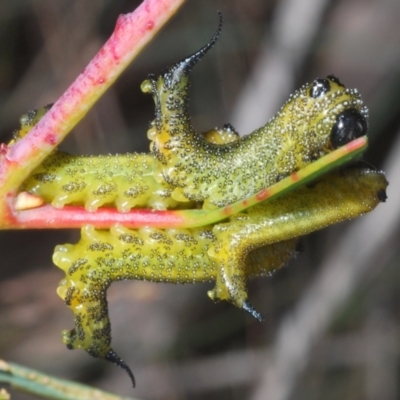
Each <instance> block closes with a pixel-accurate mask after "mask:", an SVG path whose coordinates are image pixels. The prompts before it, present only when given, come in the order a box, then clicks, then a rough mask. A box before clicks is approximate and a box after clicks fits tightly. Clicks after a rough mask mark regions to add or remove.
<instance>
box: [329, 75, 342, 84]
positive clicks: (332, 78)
mask: <svg viewBox="0 0 400 400" xmlns="http://www.w3.org/2000/svg"><path fill="white" fill-rule="evenodd" d="M327 78H328V79H329V80H331V81H332V82H335V83H337V84H338V85H339V86H341V87H345V86H344V85H343V83H342V82H340V80H339V78H338V77H337V76H335V75H333V74H331V75H328V76H327Z"/></svg>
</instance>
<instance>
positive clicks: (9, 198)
mask: <svg viewBox="0 0 400 400" xmlns="http://www.w3.org/2000/svg"><path fill="white" fill-rule="evenodd" d="M183 3H184V0H144V1H143V3H142V4H141V5H140V6H139V7H138V8H137V9H136V10H135V11H134V12H132V13H129V14H126V15H120V17H119V18H118V21H117V24H116V27H115V30H114V32H113V34H112V35H111V37H110V39H109V40H108V41H107V42H106V43H105V44H104V46H103V47H102V48H101V49H100V51H99V52H98V53H97V55H96V56H95V57H94V58H93V60H92V61H91V62H90V63H89V65H88V66H87V67H86V68H85V69H84V70H83V72H82V73H81V74H80V75H79V76H78V78H77V79H76V80H75V82H74V83H73V84H72V85H71V86H70V87H69V88H68V89H67V91H66V92H65V93H64V94H63V95H62V96H61V97H60V98H59V100H58V101H57V102H56V103H55V104H54V105H53V107H52V108H51V110H50V111H49V112H48V113H47V114H46V115H45V116H44V117H43V118H42V119H41V120H40V122H39V123H38V124H37V125H36V126H35V127H34V128H33V129H32V130H31V132H29V134H28V135H27V136H26V137H25V138H23V139H22V140H20V141H18V142H16V143H15V144H14V145H12V146H7V145H4V144H3V145H1V146H0V228H3V229H4V228H7V227H8V225H9V222H10V223H11V224H12V222H11V220H10V218H11V219H13V218H12V214H13V212H14V211H13V199H14V197H15V194H16V192H17V190H18V188H19V186H20V185H21V184H22V183H23V181H24V180H25V179H26V178H27V177H28V176H29V174H30V173H31V172H32V171H33V170H34V169H35V168H36V167H37V166H38V165H39V164H40V163H41V162H42V161H43V160H44V159H45V158H46V157H47V156H48V155H49V154H50V153H51V152H52V151H53V150H54V149H55V148H56V146H57V145H58V144H59V143H60V142H61V141H62V140H63V139H64V138H65V136H66V135H67V134H68V133H69V132H70V131H71V129H72V128H73V127H74V126H75V125H76V124H77V123H78V122H79V121H80V120H81V119H82V118H83V117H84V116H85V114H86V113H87V111H88V110H89V109H90V108H91V107H92V106H93V104H94V103H95V102H96V101H97V100H98V99H99V98H100V97H101V96H102V94H103V93H104V92H105V91H106V90H107V89H108V88H109V87H110V86H111V85H112V83H113V82H114V81H115V80H116V79H117V77H118V76H119V75H120V74H121V72H122V71H123V70H124V69H125V68H126V67H127V66H128V65H129V63H130V62H131V61H132V60H133V58H134V57H135V56H136V55H137V54H138V53H139V52H140V51H141V49H142V48H143V47H144V46H145V45H146V44H147V43H148V42H149V41H150V40H151V39H152V38H153V37H154V36H155V34H156V33H157V32H158V31H159V30H160V29H161V27H162V26H163V25H164V24H165V22H167V21H168V19H169V18H170V17H171V16H172V15H173V14H174V13H175V12H176V10H177V9H178V7H179V6H180V5H182V4H183Z"/></svg>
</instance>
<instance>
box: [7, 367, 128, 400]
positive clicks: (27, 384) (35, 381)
mask: <svg viewBox="0 0 400 400" xmlns="http://www.w3.org/2000/svg"><path fill="white" fill-rule="evenodd" d="M0 382H4V383H8V384H10V385H11V387H13V388H14V389H17V390H20V391H23V392H25V393H29V394H32V395H36V396H40V397H41V398H44V399H53V400H87V399H93V400H94V399H95V400H135V399H133V398H131V397H120V396H117V395H115V394H112V393H108V392H104V391H102V390H99V389H95V388H92V387H90V386H86V385H82V384H78V383H75V382H70V381H67V380H65V379H58V378H54V377H52V376H50V375H46V374H43V373H40V372H38V371H35V370H33V369H30V368H25V367H21V366H19V365H17V364H13V363H6V362H5V361H3V360H0Z"/></svg>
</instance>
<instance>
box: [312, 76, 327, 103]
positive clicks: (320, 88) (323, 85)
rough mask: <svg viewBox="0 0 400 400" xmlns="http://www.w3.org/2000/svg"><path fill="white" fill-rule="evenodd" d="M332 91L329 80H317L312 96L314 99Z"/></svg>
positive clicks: (314, 83)
mask: <svg viewBox="0 0 400 400" xmlns="http://www.w3.org/2000/svg"><path fill="white" fill-rule="evenodd" d="M330 90H331V85H330V84H329V81H328V80H327V79H320V78H318V79H316V80H315V81H314V82H313V84H312V86H311V89H310V96H311V97H313V98H314V99H315V98H317V97H319V96H322V95H323V94H325V93H326V92H329V91H330Z"/></svg>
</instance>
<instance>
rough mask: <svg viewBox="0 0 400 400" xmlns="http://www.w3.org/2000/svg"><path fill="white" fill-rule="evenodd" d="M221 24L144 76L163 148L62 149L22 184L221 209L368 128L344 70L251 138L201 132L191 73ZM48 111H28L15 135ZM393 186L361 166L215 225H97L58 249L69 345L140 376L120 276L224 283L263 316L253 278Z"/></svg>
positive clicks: (83, 199)
mask: <svg viewBox="0 0 400 400" xmlns="http://www.w3.org/2000/svg"><path fill="white" fill-rule="evenodd" d="M218 32H219V31H218ZM218 32H217V34H216V35H215V36H214V38H213V39H212V40H211V42H210V43H209V44H207V45H206V46H205V47H204V48H203V49H201V50H200V51H198V52H197V53H194V54H193V55H192V56H189V57H187V58H186V59H184V60H182V61H180V62H179V63H177V64H175V65H173V66H172V67H170V68H169V69H167V70H166V71H165V72H164V73H163V74H162V75H161V76H160V77H159V78H158V79H155V78H154V77H150V78H149V79H148V80H146V81H145V82H144V83H143V84H142V90H143V91H144V92H149V93H151V94H152V95H153V98H154V100H155V104H156V118H155V120H154V121H153V122H152V124H151V128H150V130H149V131H148V137H149V139H150V140H151V141H152V145H151V149H152V153H151V154H127V155H113V156H111V155H110V156H103V157H90V156H89V157H88V156H73V155H68V154H65V153H61V152H57V151H56V152H55V153H53V154H52V155H51V156H49V157H48V158H47V159H46V160H45V162H44V163H43V164H42V165H41V166H39V167H38V168H37V169H36V170H35V171H34V172H33V173H32V175H31V176H30V177H29V178H28V179H27V181H26V182H25V183H24V186H23V187H22V188H21V190H26V191H28V192H31V193H34V194H35V195H37V196H41V197H43V199H44V200H45V202H46V203H51V204H53V206H55V207H63V206H64V205H65V204H77V205H84V206H85V207H86V208H87V209H88V210H90V211H95V210H96V209H97V208H98V207H101V206H104V205H108V206H110V205H111V206H115V207H117V208H118V210H120V211H122V212H123V211H128V210H130V208H132V207H146V208H152V209H175V208H185V207H186V208H190V207H194V206H196V207H200V206H203V207H204V208H206V209H209V208H215V207H220V206H224V205H227V204H230V203H232V202H234V201H236V200H239V199H244V198H246V197H247V196H249V195H252V194H254V193H255V192H257V191H259V190H261V189H263V188H268V187H269V186H271V185H272V184H274V183H275V182H277V181H279V180H280V179H282V178H283V177H286V176H288V175H290V174H291V173H293V172H295V171H298V170H300V169H301V168H303V167H304V166H305V165H307V164H310V163H312V162H313V161H315V160H317V159H319V158H321V157H322V156H323V155H325V154H327V153H329V152H330V151H332V149H333V148H334V146H333V144H332V143H333V142H336V143H338V142H340V143H341V144H346V143H348V142H350V141H352V140H353V139H355V138H356V137H359V136H361V135H365V134H366V127H367V122H366V117H367V110H366V108H365V106H364V105H363V103H362V101H361V99H360V96H359V94H358V92H357V90H351V89H346V88H344V86H343V85H342V84H341V83H340V82H339V81H338V80H337V78H335V77H332V76H331V77H327V78H326V79H318V80H316V81H314V82H313V83H312V84H310V85H305V86H303V87H302V88H301V89H300V90H299V91H297V92H296V93H295V94H293V95H292V96H291V97H290V99H289V100H288V102H287V103H286V104H285V105H284V106H283V107H282V109H281V110H280V111H279V112H278V113H277V115H276V116H275V117H274V118H273V119H272V120H270V121H269V122H268V123H267V124H266V125H265V126H264V127H262V128H260V129H257V130H256V131H254V132H253V133H252V134H250V135H249V136H246V137H243V138H239V137H238V135H237V133H236V132H235V131H234V129H233V128H232V127H230V126H225V127H224V128H223V129H221V130H218V129H212V130H210V131H209V132H206V133H204V134H199V133H197V132H196V131H195V130H194V128H193V127H192V125H191V122H190V117H189V115H188V112H187V109H188V90H189V78H188V73H189V71H190V68H192V67H193V65H194V64H195V63H196V62H197V61H198V60H199V59H200V58H201V57H202V56H203V55H204V54H205V53H206V51H207V50H208V49H209V48H210V47H211V46H212V44H213V43H215V41H216V38H217V36H218ZM44 112H45V109H43V110H39V111H38V112H31V113H29V114H28V115H27V116H24V117H23V118H22V119H21V125H22V126H21V130H20V131H18V132H17V133H16V134H15V136H14V140H19V139H20V138H21V137H23V136H24V135H25V134H26V133H27V132H28V131H29V129H31V127H32V126H33V125H34V124H35V123H36V122H37V121H38V119H40V117H41V115H43V113H44ZM333 132H334V133H335V136H334V137H333V136H332V135H333ZM386 186H387V182H386V180H385V177H384V175H383V173H381V172H376V171H372V170H369V169H357V168H353V169H348V170H344V171H339V172H335V173H333V174H330V175H324V176H323V177H322V178H321V179H320V180H319V181H318V182H316V183H314V184H313V185H311V186H303V187H300V188H298V189H296V190H293V191H291V192H288V193H286V194H284V195H282V196H281V197H280V198H279V199H275V200H272V201H268V202H266V203H262V204H260V205H258V206H254V207H252V208H249V209H248V210H247V211H246V212H244V213H241V214H238V215H234V216H233V217H230V218H229V219H228V220H226V221H224V222H220V223H216V224H214V225H212V226H207V227H203V228H196V229H166V230H159V229H155V228H149V227H142V228H141V229H138V230H129V229H127V228H124V227H122V226H114V227H112V228H111V229H110V230H95V229H94V228H93V227H91V226H85V227H83V228H82V238H81V240H80V241H79V242H78V243H77V244H75V245H70V244H66V245H62V246H57V248H56V250H55V253H54V256H53V260H54V263H55V264H56V265H57V266H58V267H59V268H61V269H62V270H63V271H64V272H65V278H64V279H63V280H62V281H61V282H60V286H59V288H58V294H59V295H60V297H61V298H62V299H64V300H65V302H66V304H67V306H69V307H70V308H71V310H72V312H73V314H74V320H75V327H74V329H72V330H71V331H64V332H63V340H64V342H65V343H66V345H67V346H68V347H69V348H83V349H85V350H86V351H87V352H88V353H89V354H91V355H92V356H95V357H101V358H105V359H107V360H109V361H112V362H114V363H116V364H117V365H119V366H121V367H122V368H124V369H125V370H126V371H127V372H128V374H130V377H131V379H132V381H133V375H132V373H131V372H130V370H129V368H128V367H127V366H126V364H125V363H124V362H123V360H122V359H120V358H119V357H118V356H117V355H116V354H115V352H114V351H113V350H112V348H111V326H110V321H109V317H108V308H107V298H106V291H107V288H108V287H109V286H110V285H111V283H112V282H114V281H119V280H125V279H142V280H149V281H153V282H171V283H195V282H204V281H215V287H214V289H212V290H210V291H209V292H208V296H209V297H210V298H211V299H212V300H214V301H218V300H227V301H229V302H231V303H232V304H234V305H236V306H238V307H240V308H242V309H244V310H246V311H248V312H250V313H251V314H252V315H253V316H254V317H256V318H258V319H261V316H260V314H259V313H258V312H257V311H255V310H254V309H253V308H252V306H251V305H250V303H249V302H248V295H247V289H246V282H247V279H248V278H251V277H254V276H261V275H268V274H270V273H271V272H272V271H274V270H276V269H278V268H280V267H282V266H283V265H284V264H285V263H287V261H288V260H290V259H291V258H292V256H293V255H294V254H295V253H296V244H297V241H298V238H299V237H301V236H302V235H305V234H307V233H309V232H312V231H315V230H318V229H321V228H324V227H326V226H328V225H331V224H334V223H337V222H340V221H343V220H346V219H350V218H355V217H357V216H359V215H362V214H363V213H366V212H369V211H371V210H372V209H373V208H375V207H376V206H377V204H378V203H379V202H380V201H384V199H385V189H386Z"/></svg>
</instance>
